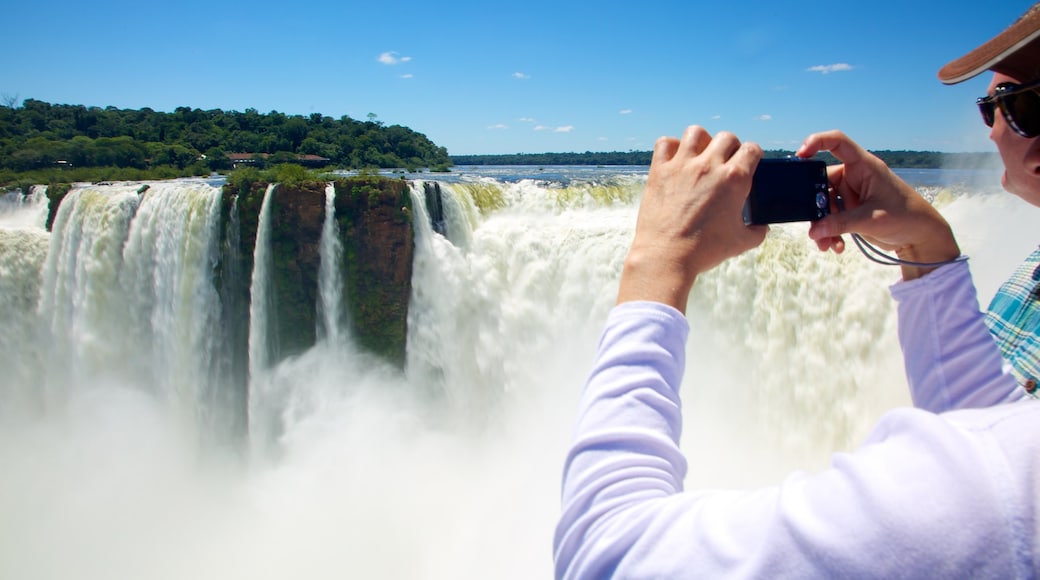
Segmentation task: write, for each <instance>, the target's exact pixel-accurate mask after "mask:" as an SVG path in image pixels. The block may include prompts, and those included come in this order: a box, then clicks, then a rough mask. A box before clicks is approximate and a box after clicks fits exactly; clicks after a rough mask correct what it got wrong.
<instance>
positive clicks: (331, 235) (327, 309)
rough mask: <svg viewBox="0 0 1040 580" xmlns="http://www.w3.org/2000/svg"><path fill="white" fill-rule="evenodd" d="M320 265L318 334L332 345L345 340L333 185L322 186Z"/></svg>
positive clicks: (342, 288)
mask: <svg viewBox="0 0 1040 580" xmlns="http://www.w3.org/2000/svg"><path fill="white" fill-rule="evenodd" d="M320 251H321V267H320V269H319V270H318V336H319V338H321V339H324V340H326V341H328V342H330V343H333V344H339V343H341V342H343V341H344V340H346V334H345V333H344V329H345V328H347V325H346V322H345V320H344V315H343V305H344V304H346V303H348V302H347V300H346V299H345V297H344V296H343V292H344V285H343V243H342V242H341V241H340V238H339V227H337V225H336V188H335V186H334V185H333V184H332V183H329V184H328V185H327V186H326V187H325V222H324V224H323V225H322V232H321V247H320Z"/></svg>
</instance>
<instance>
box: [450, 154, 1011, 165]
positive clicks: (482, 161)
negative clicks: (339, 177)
mask: <svg viewBox="0 0 1040 580" xmlns="http://www.w3.org/2000/svg"><path fill="white" fill-rule="evenodd" d="M873 153H874V154H875V155H877V156H878V157H880V158H881V159H882V160H883V161H884V162H885V163H886V164H888V166H889V167H895V168H900V169H910V168H915V169H917V168H932V169H938V168H947V169H950V168H956V169H985V168H991V167H994V166H997V165H999V163H1000V159H999V157H998V156H997V154H996V153H940V152H937V151H873ZM652 154H653V153H652V152H651V151H629V152H627V153H623V152H619V151H614V152H609V153H594V152H592V151H586V152H584V153H518V154H515V155H452V156H451V160H452V162H453V163H455V164H456V165H650V158H651V156H652ZM790 155H794V151H787V150H783V149H773V150H768V151H766V152H765V156H766V157H767V158H777V157H787V156H790ZM819 157H820V158H821V159H824V160H825V161H827V162H828V163H837V162H838V161H837V159H835V158H834V157H833V156H831V155H830V154H829V153H825V154H822V155H820V156H819Z"/></svg>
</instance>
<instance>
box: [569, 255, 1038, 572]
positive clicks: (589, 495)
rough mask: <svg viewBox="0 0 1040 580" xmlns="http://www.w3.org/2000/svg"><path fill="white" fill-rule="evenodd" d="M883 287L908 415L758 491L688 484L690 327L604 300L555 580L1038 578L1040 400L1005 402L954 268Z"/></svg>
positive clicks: (572, 458) (964, 277)
mask: <svg viewBox="0 0 1040 580" xmlns="http://www.w3.org/2000/svg"><path fill="white" fill-rule="evenodd" d="M893 295H894V296H895V298H896V299H897V300H898V301H899V319H900V341H901V344H902V345H903V350H904V356H905V358H906V360H907V371H908V374H909V377H910V385H911V389H912V391H913V393H912V394H913V400H914V402H915V405H916V406H917V407H918V408H906V409H897V410H893V411H891V412H889V413H887V414H885V415H884V416H883V417H882V418H881V420H880V421H879V423H878V424H877V426H876V427H875V428H874V429H873V431H872V432H871V433H870V434H869V436H868V437H867V439H866V441H864V442H863V444H862V445H861V447H860V448H859V449H858V450H856V451H855V452H854V453H839V454H836V455H834V457H833V459H832V461H831V465H830V467H829V468H827V469H825V470H823V471H822V472H819V473H813V474H808V473H794V474H791V475H790V476H788V477H787V478H786V479H784V480H783V481H782V482H781V483H780V484H779V485H776V486H774V487H767V488H763V489H759V490H753V491H717V490H690V491H684V490H683V479H684V478H685V476H686V471H687V464H686V460H685V458H684V457H683V455H682V454H681V452H680V451H679V447H678V442H679V433H680V429H681V420H682V415H681V403H680V400H679V394H678V393H679V383H680V380H681V378H682V376H683V370H684V365H685V360H684V352H685V349H684V346H685V341H686V338H687V336H688V333H689V327H688V325H687V322H686V319H685V318H684V317H683V316H682V315H681V313H679V312H678V311H676V310H674V309H672V308H670V307H667V306H664V305H661V304H655V303H626V304H622V305H619V306H617V307H615V308H614V310H612V312H611V314H610V316H609V319H608V322H607V325H606V329H605V330H604V333H603V337H602V340H601V343H600V347H599V352H598V356H597V360H596V364H595V366H594V369H593V371H592V373H591V376H590V378H589V380H588V383H587V384H586V389H585V392H584V395H583V397H582V402H581V407H580V415H579V420H578V424H577V428H576V433H575V440H574V444H573V446H572V449H571V451H570V453H569V455H568V457H567V461H566V465H565V471H564V481H563V513H562V515H561V518H560V521H559V523H558V526H557V529H556V535H555V539H554V556H555V562H556V576H557V577H558V578H597V579H599V578H608V577H614V578H721V577H744V578H764V577H766V578H784V577H787V578H811V577H818V578H857V577H871V578H1030V577H1036V576H1037V574H1038V570H1040V560H1038V558H1037V555H1038V554H1040V544H1038V541H1040V540H1038V538H1040V536H1038V533H1037V532H1038V530H1037V526H1038V522H1040V519H1038V518H1037V515H1036V513H1035V512H1036V509H1037V504H1038V500H1040V402H1038V401H1034V400H1032V399H1024V400H1017V399H1018V398H1019V397H1020V395H1019V394H1018V393H1021V391H1020V390H1018V389H1017V385H1016V384H1015V382H1014V379H1013V378H1012V377H1011V376H1009V375H1008V374H1006V373H1005V372H1002V363H1001V361H1000V354H999V352H997V350H996V347H995V345H994V343H993V341H992V339H991V338H990V337H989V335H988V332H987V330H986V327H985V325H984V323H983V321H982V315H981V313H980V312H979V310H978V303H977V299H976V295H975V290H974V287H973V285H972V282H971V277H970V274H969V272H968V268H967V265H966V264H964V263H958V264H955V265H951V266H946V267H944V268H941V269H939V270H937V271H935V272H932V273H931V274H929V275H928V276H925V277H924V278H920V279H918V280H915V281H912V282H907V283H901V284H898V285H897V286H895V287H894V288H893ZM936 413H941V414H936ZM694 468H696V467H694Z"/></svg>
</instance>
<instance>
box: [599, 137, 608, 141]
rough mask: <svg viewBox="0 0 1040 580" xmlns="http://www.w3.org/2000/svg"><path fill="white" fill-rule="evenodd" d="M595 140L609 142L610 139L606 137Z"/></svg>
mask: <svg viewBox="0 0 1040 580" xmlns="http://www.w3.org/2000/svg"><path fill="white" fill-rule="evenodd" d="M596 140H597V141H610V139H608V138H606V137H600V138H599V139H596Z"/></svg>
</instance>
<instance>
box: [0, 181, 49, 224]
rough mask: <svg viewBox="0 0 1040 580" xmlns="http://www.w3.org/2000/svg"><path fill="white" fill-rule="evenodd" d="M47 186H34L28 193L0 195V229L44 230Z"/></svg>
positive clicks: (47, 204) (47, 205) (13, 192)
mask: <svg viewBox="0 0 1040 580" xmlns="http://www.w3.org/2000/svg"><path fill="white" fill-rule="evenodd" d="M49 208H50V203H49V200H48V199H47V186H46V185H34V186H32V187H31V188H29V191H28V192H25V193H23V192H22V191H21V190H15V191H10V192H7V193H5V194H2V195H0V228H3V229H26V228H31V229H40V230H42V229H44V228H46V227H47V212H48V210H49Z"/></svg>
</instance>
